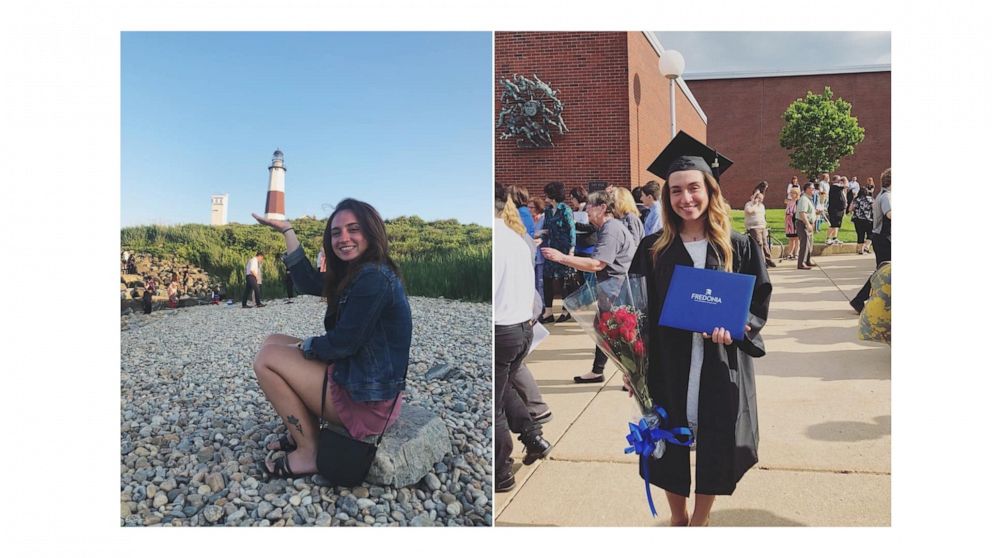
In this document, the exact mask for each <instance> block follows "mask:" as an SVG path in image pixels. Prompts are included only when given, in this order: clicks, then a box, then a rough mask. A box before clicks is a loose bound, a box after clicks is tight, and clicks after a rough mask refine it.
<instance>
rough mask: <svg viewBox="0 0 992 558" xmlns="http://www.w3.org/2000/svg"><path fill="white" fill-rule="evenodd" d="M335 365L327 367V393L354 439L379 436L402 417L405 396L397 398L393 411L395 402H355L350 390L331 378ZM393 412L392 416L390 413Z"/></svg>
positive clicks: (390, 400) (401, 395) (400, 395)
mask: <svg viewBox="0 0 992 558" xmlns="http://www.w3.org/2000/svg"><path fill="white" fill-rule="evenodd" d="M333 369H334V365H333V364H332V365H330V366H328V367H327V392H328V393H329V394H330V396H331V403H333V404H334V409H335V410H337V412H338V416H339V417H341V422H342V423H343V424H344V427H345V428H346V429H347V430H348V433H349V434H351V437H352V438H356V439H358V440H362V439H364V438H366V437H367V436H378V435H379V434H381V433H382V431H383V429H384V428H389V427H390V426H392V425H393V423H394V422H396V419H398V418H399V417H400V411H401V410H402V409H403V394H402V393H400V394H399V395H397V396H396V397H398V398H399V400H398V401H396V408H395V409H393V400H392V399H389V400H386V401H354V400H352V398H351V394H349V393H348V390H346V389H344V388H343V387H341V386H339V385H338V384H336V383H335V382H334V379H333V378H331V371H332V370H333ZM391 409H392V410H393V412H392V414H390V413H389V411H390V410H391Z"/></svg>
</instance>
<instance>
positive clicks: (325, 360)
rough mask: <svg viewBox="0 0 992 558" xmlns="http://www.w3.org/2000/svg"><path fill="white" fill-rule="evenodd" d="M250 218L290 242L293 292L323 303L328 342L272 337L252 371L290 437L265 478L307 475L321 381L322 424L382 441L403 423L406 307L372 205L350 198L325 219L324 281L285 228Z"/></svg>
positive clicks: (277, 445)
mask: <svg viewBox="0 0 992 558" xmlns="http://www.w3.org/2000/svg"><path fill="white" fill-rule="evenodd" d="M252 216H253V217H255V219H256V220H258V222H259V223H262V224H263V225H268V226H270V227H272V228H273V229H275V230H277V231H279V232H280V233H282V234H283V235H284V237H285V240H286V256H285V257H284V258H283V261H284V262H285V264H286V267H287V268H288V269H289V270H290V271H291V272H292V277H293V282H294V283H295V285H296V289H297V290H298V291H299V292H302V293H305V294H310V295H314V296H322V297H325V298H326V299H327V311H326V313H325V314H324V328H325V329H326V333H324V334H322V335H318V336H314V337H307V338H306V339H299V338H297V337H292V336H289V335H283V334H279V333H277V334H273V335H270V336H269V337H268V338H267V339H266V340H265V342H264V343H263V345H262V348H261V350H260V351H259V352H258V355H257V356H256V357H255V363H254V368H255V376H256V377H257V378H258V384H259V386H260V387H261V388H262V391H263V392H264V393H265V396H266V397H267V398H268V400H269V402H271V403H272V406H273V407H274V408H275V410H276V413H278V414H279V416H280V417H281V418H282V420H283V422H284V423H285V424H286V429H287V431H288V432H289V435H288V436H284V437H283V438H281V439H280V440H278V441H276V442H273V443H271V444H269V446H268V449H270V450H282V451H285V452H288V453H286V454H285V456H282V457H279V458H277V459H275V460H274V461H269V460H268V459H266V461H265V462H264V464H262V467H263V470H264V472H265V473H266V474H268V475H272V476H277V477H297V476H305V475H310V474H313V473H315V472H316V471H317V439H318V426H317V425H318V421H317V417H318V415H319V414H320V409H321V391H322V389H323V385H324V377H325V375H326V376H327V379H328V381H327V394H326V401H325V402H324V419H325V420H328V421H330V422H333V423H337V424H340V425H343V426H344V427H345V428H346V429H347V430H348V432H349V434H351V436H352V437H354V438H358V439H362V438H365V437H366V436H369V435H373V434H379V433H380V432H382V430H383V427H384V426H386V427H388V425H391V424H392V423H393V422H395V421H396V419H397V418H398V417H399V415H400V409H401V407H402V406H403V402H402V391H403V389H404V388H405V381H404V378H405V374H406V368H407V363H408V361H409V358H410V341H411V336H412V331H413V323H412V320H411V317H410V305H409V303H408V301H407V297H406V292H405V291H404V289H403V284H402V282H401V281H400V278H399V270H398V268H397V266H396V264H395V263H394V262H393V260H392V259H391V258H390V257H389V243H388V240H387V238H386V227H385V224H384V223H383V221H382V218H381V217H380V216H379V213H378V212H377V211H376V210H375V208H373V207H372V206H371V205H369V204H367V203H364V202H360V201H357V200H353V199H350V198H349V199H345V200H343V201H342V202H341V203H340V204H338V206H337V207H336V208H335V210H334V212H333V213H332V214H331V216H330V218H329V219H328V220H327V227H326V228H325V229H324V241H323V248H324V252H325V254H327V262H326V263H327V271H326V273H320V272H318V271H315V270H314V269H313V267H312V266H311V264H310V261H309V260H308V259H307V257H306V255H305V254H304V253H303V247H302V246H301V245H300V242H299V240H298V239H297V238H296V233H295V232H294V231H293V228H292V225H291V224H290V223H289V222H287V221H278V220H272V219H266V218H264V217H261V216H259V215H257V214H252ZM394 401H395V403H396V405H395V408H394ZM390 411H392V412H390Z"/></svg>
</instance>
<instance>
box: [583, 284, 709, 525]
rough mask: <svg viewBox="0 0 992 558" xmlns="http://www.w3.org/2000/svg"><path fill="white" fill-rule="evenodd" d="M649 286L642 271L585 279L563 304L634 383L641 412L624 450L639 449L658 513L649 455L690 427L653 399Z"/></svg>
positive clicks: (685, 436)
mask: <svg viewBox="0 0 992 558" xmlns="http://www.w3.org/2000/svg"><path fill="white" fill-rule="evenodd" d="M647 308H648V291H647V282H646V280H645V278H644V276H640V275H628V276H626V277H624V278H623V279H619V278H611V279H610V280H607V281H604V282H599V283H597V282H596V281H587V282H586V284H585V285H583V286H582V287H580V288H579V289H578V290H577V291H576V292H574V293H572V294H571V295H569V296H568V297H566V298H565V309H566V310H568V311H569V313H571V314H572V317H573V318H575V321H576V323H578V324H579V326H580V327H581V328H582V329H583V330H584V331H585V332H586V333H587V334H589V336H590V337H592V339H593V341H595V342H596V346H597V347H599V348H600V349H601V350H602V351H603V352H604V353H606V356H607V357H609V358H610V359H611V360H612V361H613V362H614V363H615V364H616V365H617V367H619V368H620V371H621V372H622V373H623V375H624V377H625V378H626V379H627V384H628V385H629V386H630V387H631V388H632V389H633V395H634V399H635V400H636V401H637V404H638V407H639V408H640V414H641V418H640V420H638V421H637V422H636V423H634V422H632V423H630V424H629V425H628V426H629V430H630V433H629V434H628V435H627V438H626V439H627V442H628V443H629V444H630V446H629V447H627V448H626V449H625V450H624V453H636V454H637V455H638V456H639V457H640V468H641V471H642V475H641V476H643V477H644V491H645V493H646V494H647V500H648V506H649V508H650V509H651V515H652V516H653V515H656V512H655V508H654V501H653V500H652V498H651V486H650V484H649V482H648V479H649V478H650V475H649V474H648V469H647V467H648V456H653V457H655V458H661V456H662V455H663V454H664V452H665V444H666V443H670V444H678V445H682V446H689V445H691V444H692V431H691V430H689V428H686V427H679V428H672V429H669V428H668V413H666V412H665V409H663V408H662V407H661V406H659V405H655V404H654V401H653V400H652V398H651V393H650V392H649V391H648V332H649V331H650V325H649V324H648V323H647V321H648V320H647V315H648V313H647Z"/></svg>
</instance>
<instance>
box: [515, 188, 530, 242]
mask: <svg viewBox="0 0 992 558" xmlns="http://www.w3.org/2000/svg"><path fill="white" fill-rule="evenodd" d="M510 189H511V192H512V196H513V204H514V205H516V206H517V212H518V213H520V222H521V223H523V225H524V229H525V230H526V231H527V236H528V237H530V238H533V237H534V233H535V232H536V231H535V230H534V217H533V216H532V215H531V214H530V210H529V209H528V207H527V203H528V202H529V201H530V194H528V193H527V188H524V187H522V186H510Z"/></svg>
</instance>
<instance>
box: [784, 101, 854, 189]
mask: <svg viewBox="0 0 992 558" xmlns="http://www.w3.org/2000/svg"><path fill="white" fill-rule="evenodd" d="M833 96H834V93H833V91H831V90H830V88H829V87H824V88H823V93H822V94H820V95H816V94H814V93H813V92H812V91H807V92H806V97H805V98H803V99H796V100H795V101H793V102H792V104H791V105H789V108H787V109H786V110H785V113H784V114H782V120H784V121H785V125H784V126H782V131H781V132H780V133H779V136H778V143H779V145H781V146H782V147H783V148H785V149H788V150H789V162H790V163H791V165H792V168H794V169H799V170H800V171H802V172H803V173H805V174H806V176H808V177H809V178H811V179H815V178H816V176H817V175H819V174H821V173H824V172H828V173H829V172H833V171H834V170H836V169H837V167H838V166H840V160H841V158H843V157H847V156H848V155H851V154H853V153H854V147H855V146H856V145H858V144H859V143H861V142H862V141H863V140H864V139H865V129H864V128H862V127H861V126H858V118H857V117H856V116H852V115H851V103H848V102H847V101H845V100H844V99H841V98H840V97H838V98H837V99H836V100H835V99H834V98H833Z"/></svg>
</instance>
